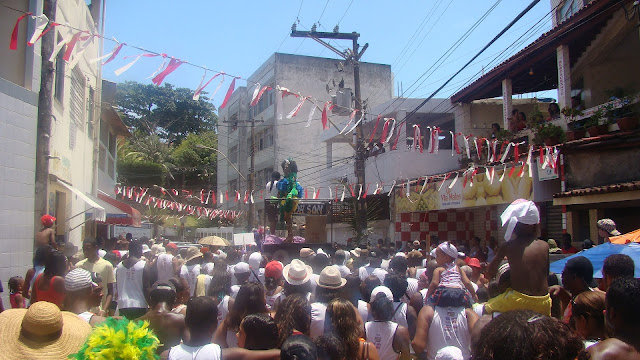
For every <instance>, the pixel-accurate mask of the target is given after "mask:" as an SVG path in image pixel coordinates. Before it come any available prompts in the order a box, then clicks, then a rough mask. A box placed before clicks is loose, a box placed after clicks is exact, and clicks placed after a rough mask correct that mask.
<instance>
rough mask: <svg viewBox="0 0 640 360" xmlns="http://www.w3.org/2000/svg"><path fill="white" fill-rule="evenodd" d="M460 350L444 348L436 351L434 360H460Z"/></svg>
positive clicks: (450, 347) (452, 347) (453, 347)
mask: <svg viewBox="0 0 640 360" xmlns="http://www.w3.org/2000/svg"><path fill="white" fill-rule="evenodd" d="M462 359H464V357H462V350H460V349H458V348H457V347H455V346H445V347H443V348H442V349H440V350H438V352H437V353H436V357H435V360H462Z"/></svg>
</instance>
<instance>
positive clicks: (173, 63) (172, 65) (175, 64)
mask: <svg viewBox="0 0 640 360" xmlns="http://www.w3.org/2000/svg"><path fill="white" fill-rule="evenodd" d="M182 64H184V61H182V60H180V59H176V58H174V57H172V58H171V60H170V61H169V65H167V67H166V68H165V69H164V70H163V71H162V72H161V73H160V74H158V75H157V76H156V77H154V78H153V80H152V82H153V83H154V84H156V85H158V86H160V84H162V82H163V81H164V79H165V78H166V77H167V76H169V74H171V73H172V72H174V71H176V69H178V68H179V67H180V65H182Z"/></svg>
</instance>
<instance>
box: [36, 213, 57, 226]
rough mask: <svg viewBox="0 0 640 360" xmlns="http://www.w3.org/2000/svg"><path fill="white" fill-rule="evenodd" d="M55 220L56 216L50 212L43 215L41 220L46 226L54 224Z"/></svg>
mask: <svg viewBox="0 0 640 360" xmlns="http://www.w3.org/2000/svg"><path fill="white" fill-rule="evenodd" d="M54 221H56V218H54V217H53V216H51V215H49V214H46V215H42V217H41V218H40V222H41V223H42V225H44V226H53V222H54Z"/></svg>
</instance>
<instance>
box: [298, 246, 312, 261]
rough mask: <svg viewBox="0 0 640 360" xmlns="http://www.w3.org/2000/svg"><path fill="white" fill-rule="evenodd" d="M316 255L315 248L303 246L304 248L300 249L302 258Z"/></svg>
mask: <svg viewBox="0 0 640 360" xmlns="http://www.w3.org/2000/svg"><path fill="white" fill-rule="evenodd" d="M315 255H316V252H315V251H313V249H311V248H302V249H300V258H301V259H305V258H308V257H310V256H311V257H313V256H315Z"/></svg>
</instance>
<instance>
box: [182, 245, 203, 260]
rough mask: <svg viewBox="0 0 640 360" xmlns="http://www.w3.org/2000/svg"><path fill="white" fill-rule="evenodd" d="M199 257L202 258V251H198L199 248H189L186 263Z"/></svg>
mask: <svg viewBox="0 0 640 360" xmlns="http://www.w3.org/2000/svg"><path fill="white" fill-rule="evenodd" d="M197 257H202V253H201V252H200V249H198V247H197V246H189V248H188V249H187V256H186V257H185V260H184V261H191V260H193V259H195V258H197Z"/></svg>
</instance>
